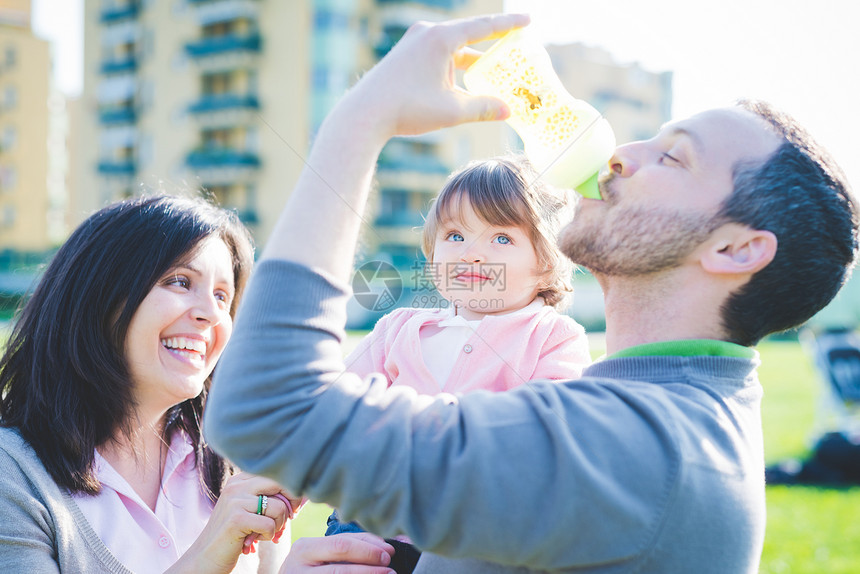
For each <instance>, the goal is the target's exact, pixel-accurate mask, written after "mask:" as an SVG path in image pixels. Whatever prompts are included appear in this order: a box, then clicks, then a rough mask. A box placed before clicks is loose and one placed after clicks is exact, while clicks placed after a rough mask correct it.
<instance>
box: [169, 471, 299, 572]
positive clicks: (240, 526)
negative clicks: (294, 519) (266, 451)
mask: <svg viewBox="0 0 860 574" xmlns="http://www.w3.org/2000/svg"><path fill="white" fill-rule="evenodd" d="M279 494H280V495H284V496H286V493H285V492H284V491H283V489H282V488H281V486H280V485H279V484H278V483H277V482H275V481H273V480H270V479H268V478H263V477H260V476H255V475H252V474H247V473H240V474H237V475H235V476H232V477H230V478H229V479H228V480H227V482H226V483H225V484H224V488H223V489H222V490H221V496H220V497H219V499H218V502H217V503H216V504H215V508H214V509H213V510H212V516H211V517H210V518H209V522H207V523H206V527H205V528H204V529H203V532H201V533H200V536H198V537H197V540H195V541H194V544H192V545H191V548H189V549H188V551H187V552H186V553H185V554H183V555H182V557H181V558H180V559H179V560H178V561H177V562H176V563H175V564H174V565H173V566H172V567H171V569H170V570H168V572H170V573H172V574H176V573H179V572H186V571H188V572H191V571H194V572H207V573H212V574H219V573H222V572H223V573H228V572H231V571H232V570H233V568H235V566H236V562H237V561H238V559H239V555H240V554H242V553H245V554H247V553H249V552H251V551H252V550H251V549H252V548H253V542H254V541H256V540H257V539H260V540H272V541H274V542H277V541H278V539H279V538H280V535H281V533H283V531H284V527H285V526H286V523H287V518H288V515H287V513H288V509H287V504H286V503H284V502H283V500H281V499H280V498H278V497H276V496H275V495H279ZM260 495H266V496H268V504H267V506H266V510H265V511H264V513H263V514H257V509H258V507H259V502H260V500H259V496H260Z"/></svg>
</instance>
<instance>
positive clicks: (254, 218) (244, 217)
mask: <svg viewBox="0 0 860 574" xmlns="http://www.w3.org/2000/svg"><path fill="white" fill-rule="evenodd" d="M236 213H237V215H238V216H239V219H240V220H241V221H242V223H244V224H245V225H257V224H258V223H260V216H259V215H257V210H256V209H240V210H238V211H237V212H236Z"/></svg>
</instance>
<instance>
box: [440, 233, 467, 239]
mask: <svg viewBox="0 0 860 574" xmlns="http://www.w3.org/2000/svg"><path fill="white" fill-rule="evenodd" d="M445 239H447V240H448V241H465V239H464V238H463V236H462V235H460V234H459V233H449V234H448V237H446V238H445Z"/></svg>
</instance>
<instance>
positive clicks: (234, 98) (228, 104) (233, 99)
mask: <svg viewBox="0 0 860 574" xmlns="http://www.w3.org/2000/svg"><path fill="white" fill-rule="evenodd" d="M259 109H260V101H259V100H258V99H257V98H256V96H240V95H239V94H209V95H205V96H203V97H201V98H200V99H199V100H197V101H196V102H194V103H193V104H191V105H190V106H188V111H189V112H191V113H192V114H205V113H210V112H220V111H223V110H259Z"/></svg>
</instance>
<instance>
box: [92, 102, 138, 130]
mask: <svg viewBox="0 0 860 574" xmlns="http://www.w3.org/2000/svg"><path fill="white" fill-rule="evenodd" d="M135 121H137V112H136V111H135V109H134V107H133V106H122V107H113V108H103V109H100V110H99V122H100V123H102V124H111V125H112V124H133V123H134V122H135Z"/></svg>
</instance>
